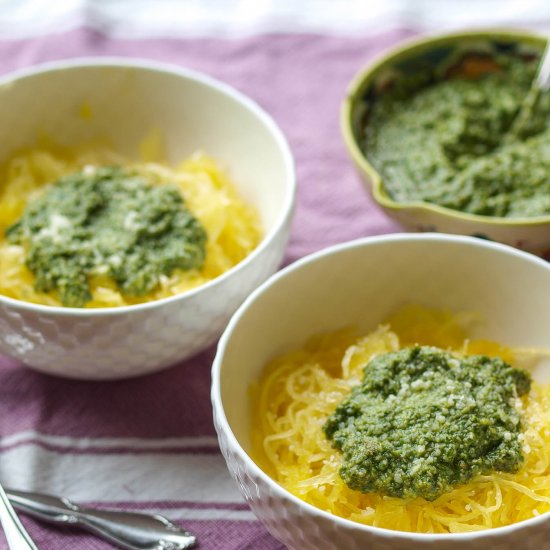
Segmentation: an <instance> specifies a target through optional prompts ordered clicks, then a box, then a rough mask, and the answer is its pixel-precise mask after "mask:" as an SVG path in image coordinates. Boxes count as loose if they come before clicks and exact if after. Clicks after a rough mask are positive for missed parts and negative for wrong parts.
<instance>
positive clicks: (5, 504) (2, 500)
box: [0, 485, 37, 550]
mask: <svg viewBox="0 0 550 550" xmlns="http://www.w3.org/2000/svg"><path fill="white" fill-rule="evenodd" d="M0 521H1V522H2V528H3V529H4V534H5V535H6V540H7V541H8V547H9V548H11V549H13V550H37V548H36V545H35V544H34V542H33V541H32V539H31V537H30V536H29V534H28V533H27V531H26V530H25V528H24V527H23V525H22V524H21V522H20V521H19V518H18V517H17V514H16V513H15V510H14V509H13V507H12V505H11V504H10V501H9V500H8V497H7V495H6V492H5V491H4V488H3V487H2V485H0Z"/></svg>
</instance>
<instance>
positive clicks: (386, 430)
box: [324, 347, 531, 500]
mask: <svg viewBox="0 0 550 550" xmlns="http://www.w3.org/2000/svg"><path fill="white" fill-rule="evenodd" d="M530 384H531V379H530V377H529V375H528V374H527V373H526V372H525V371H523V370H519V369H515V368H513V367H511V366H510V365H508V364H507V363H505V362H504V361H502V360H501V359H495V358H489V357H485V356H481V355H477V356H470V357H464V358H459V357H457V356H455V355H453V354H451V353H448V352H445V351H442V350H440V349H437V348H432V347H415V348H410V349H404V350H401V351H398V352H394V353H387V354H384V355H380V356H378V357H376V358H374V359H372V360H371V361H370V362H369V363H368V365H367V366H366V367H365V369H364V379H363V382H362V384H361V385H360V386H358V387H356V388H354V389H353V391H352V392H351V394H350V395H349V396H348V397H347V398H346V399H345V400H344V401H343V402H342V403H341V404H340V405H339V406H338V407H337V409H336V410H335V412H334V413H333V414H332V415H331V416H330V417H329V418H328V420H327V422H326V423H325V425H324V431H325V434H326V436H327V438H328V439H329V440H331V441H332V444H333V446H334V447H335V448H336V449H338V450H340V451H341V453H342V458H343V462H342V466H341V469H340V476H341V477H342V479H343V480H344V482H345V483H346V484H347V485H348V486H349V487H350V488H352V489H355V490H358V491H361V492H364V493H368V492H378V493H382V494H385V495H389V496H394V497H403V498H415V497H424V498H425V499H428V500H433V499H435V498H437V497H438V496H439V495H441V494H443V493H445V492H448V491H449V490H450V489H452V488H453V487H454V486H456V485H458V484H462V483H466V482H468V481H469V480H471V479H472V478H474V477H475V476H476V475H478V474H486V473H489V472H493V471H497V470H498V471H504V472H515V471H517V470H518V468H519V467H520V465H521V464H522V461H523V455H522V446H521V441H520V439H521V438H520V434H521V419H520V415H519V413H518V412H517V410H516V408H515V406H514V401H515V399H516V397H517V396H521V395H524V394H526V393H527V392H528V391H529V389H530Z"/></svg>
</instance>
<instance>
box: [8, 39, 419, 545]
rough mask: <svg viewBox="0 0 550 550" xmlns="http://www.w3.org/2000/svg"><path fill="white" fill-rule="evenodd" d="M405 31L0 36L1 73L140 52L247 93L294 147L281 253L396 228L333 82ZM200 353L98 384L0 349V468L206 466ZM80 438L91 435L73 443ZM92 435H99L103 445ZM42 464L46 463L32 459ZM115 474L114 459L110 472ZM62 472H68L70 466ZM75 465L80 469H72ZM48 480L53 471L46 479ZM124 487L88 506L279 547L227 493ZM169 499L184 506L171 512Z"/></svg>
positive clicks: (84, 539)
mask: <svg viewBox="0 0 550 550" xmlns="http://www.w3.org/2000/svg"><path fill="white" fill-rule="evenodd" d="M410 34H412V33H411V32H409V31H398V30H396V31H390V32H385V33H381V34H378V35H365V36H364V37H361V38H335V37H327V36H318V35H261V36H256V37H249V38H243V39H233V40H216V39H181V40H179V39H178V40H176V39H170V40H168V39H166V40H164V39H147V40H134V41H131V40H115V39H112V38H108V37H106V36H103V35H101V34H98V33H96V32H92V31H90V30H86V29H78V30H75V31H71V32H66V33H63V34H58V35H50V36H45V37H40V38H33V39H29V40H22V41H1V40H0V72H1V73H7V72H9V71H10V70H14V69H18V68H21V67H25V66H29V65H31V64H36V63H40V62H44V61H50V60H55V59H63V58H70V57H79V56H91V55H93V56H104V55H117V56H128V57H141V58H149V59H156V60H160V61H165V62H170V63H174V64H177V65H181V66H184V67H189V68H194V69H197V70H199V71H203V72H205V73H208V74H210V75H212V76H214V77H217V78H219V79H221V80H223V81H225V82H227V83H229V84H231V85H233V86H235V87H236V88H238V89H239V90H241V91H242V92H244V93H245V94H248V95H249V96H251V97H252V98H253V99H255V100H256V101H257V102H258V103H259V104H260V105H262V106H263V107H264V108H265V109H266V110H267V111H269V112H270V113H271V114H272V115H273V116H274V118H275V120H276V121H277V122H278V123H279V124H280V126H281V128H282V130H283V131H284V133H285V134H286V136H287V137H288V139H289V142H290V146H291V148H292V151H293V153H294V155H295V159H296V165H297V173H298V201H297V211H296V216H295V219H294V224H293V232H292V238H291V242H290V245H289V248H288V253H287V256H286V263H290V262H292V261H294V260H296V259H297V258H300V257H302V256H304V255H306V254H309V253H311V252H314V251H316V250H319V249H321V248H324V247H326V246H329V245H332V244H335V243H339V242H343V241H347V240H351V239H354V238H358V237H362V236H365V235H377V234H382V233H388V232H394V231H398V230H399V228H398V226H397V225H396V224H394V223H393V222H392V221H390V220H389V219H388V218H387V217H386V216H385V215H384V214H383V213H382V212H381V211H380V210H379V209H378V208H377V207H376V206H375V205H373V203H372V202H371V200H370V198H369V197H368V196H367V194H366V192H365V191H364V189H363V187H362V185H361V183H360V181H359V178H358V177H357V176H356V174H355V172H354V170H353V168H352V166H351V163H350V161H349V159H348V158H347V154H346V151H345V149H344V145H343V141H342V138H341V134H340V129H339V109H340V104H341V101H342V99H343V97H344V94H345V90H346V86H347V84H348V83H349V81H350V80H351V78H352V77H353V75H354V74H355V73H356V72H357V71H358V69H359V68H360V67H362V66H363V65H364V64H365V63H367V62H369V61H370V60H371V59H372V58H373V57H374V56H375V55H376V54H378V53H379V52H380V51H382V50H383V49H385V48H387V47H388V46H391V45H393V44H395V43H396V42H398V41H399V40H401V39H403V38H405V37H407V36H409V35H410ZM39 100H40V91H39V90H37V101H39ZM213 356H214V351H213V350H210V351H208V352H205V353H203V354H202V355H200V356H198V357H196V358H194V359H193V360H191V361H187V362H185V363H183V364H180V365H177V366H175V367H173V368H170V369H168V370H165V371H163V372H160V373H157V374H154V375H150V376H147V377H144V378H140V379H134V380H128V381H120V382H109V383H89V382H75V381H67V380H61V379H55V378H51V377H48V376H44V375H42V374H39V373H36V372H33V371H32V370H29V369H27V368H24V367H23V366H21V365H20V364H18V363H16V362H14V361H12V360H8V359H4V358H0V434H1V436H2V439H0V453H1V455H0V459H1V460H0V465H2V466H4V469H3V471H1V472H0V477H2V478H3V479H4V480H5V478H6V477H7V478H8V482H11V483H14V482H18V480H22V479H23V480H25V479H27V477H28V483H27V486H28V487H41V488H44V487H47V488H50V489H51V488H53V489H55V490H61V489H62V487H63V482H62V479H65V478H63V472H58V471H57V470H55V468H56V465H57V464H67V465H70V464H73V462H70V461H71V460H73V459H74V460H75V462H74V464H75V466H74V467H75V468H79V467H80V466H78V465H79V464H81V463H80V462H78V461H77V459H80V458H82V459H83V460H84V459H86V460H89V462H94V461H97V463H98V464H99V461H100V460H101V459H103V458H106V457H107V458H108V459H109V460H111V459H112V460H115V459H116V460H118V459H120V460H121V464H123V465H124V464H125V462H124V460H125V457H127V459H128V468H133V467H134V466H132V464H133V462H132V460H133V459H136V457H137V458H138V459H139V457H140V456H141V458H143V460H146V459H147V460H149V458H150V457H152V460H157V459H158V460H159V461H160V460H161V459H162V460H168V459H171V458H175V459H176V460H179V459H181V461H182V476H183V475H184V474H185V472H184V471H183V470H184V463H186V462H185V461H186V460H191V459H192V458H193V457H195V456H197V457H199V459H200V460H201V461H206V460H207V459H208V460H210V459H211V460H213V461H214V462H215V463H216V464H217V463H218V462H216V461H221V459H220V456H219V450H218V448H217V445H216V443H215V440H214V435H215V434H214V428H213V425H212V415H211V406H210V398H209V390H210V366H211V362H212V359H213ZM57 436H59V439H56V437H57ZM81 438H88V439H89V440H90V441H88V442H87V443H86V444H85V445H84V446H82V445H83V444H81V442H80V439H81ZM103 438H107V439H106V441H107V440H108V441H109V442H110V443H109V444H106V443H104V439H103ZM136 438H137V439H143V440H144V441H145V442H147V441H152V440H158V441H160V443H159V444H158V447H155V449H154V450H151V449H149V448H147V447H140V445H138V444H136V442H135V439H136ZM165 438H166V439H165ZM182 438H190V439H189V440H190V441H191V444H190V445H183V444H182V443H181V439H182ZM193 438H196V439H193ZM117 439H120V442H119V443H117V441H116V440H117ZM194 440H196V444H193V441H194ZM162 441H165V443H163V442H162ZM17 453H20V454H17ZM20 456H21V457H26V456H31V457H33V458H32V460H31V462H30V463H29V468H28V469H26V470H23V471H21V470H18V469H17V468H18V467H19V465H18V464H13V461H15V460H16V459H17V457H20ZM130 459H132V460H130ZM17 460H22V459H17ZM10 461H11V462H10ZM63 461H64V462H63ZM136 464H137V462H136ZM139 464H141V462H139ZM159 464H161V462H159ZM162 464H164V462H162ZM171 464H172V463H171ZM8 466H9V467H8ZM23 467H24V466H23V465H21V468H23ZM25 467H26V466H25ZM59 467H61V466H59ZM66 467H67V469H69V468H70V466H66ZM98 467H99V466H98ZM122 467H123V466H122ZM135 467H136V468H137V466H135ZM140 467H141V466H140ZM161 467H162V465H159V468H161ZM47 468H51V472H49V471H42V470H44V469H46V470H47ZM39 470H40V471H39ZM123 473H124V472H122V470H120V475H122V474H123ZM16 474H17V475H16ZM103 474H104V475H105V476H107V479H108V475H114V476H118V475H119V473H117V472H112V473H109V472H103ZM130 474H131V472H130ZM130 474H128V475H130ZM187 474H188V472H187ZM71 475H73V476H75V475H76V476H78V475H79V472H78V471H77V472H76V473H74V472H71ZM82 475H83V476H85V475H89V472H88V471H82ZM93 475H95V474H93ZM125 475H126V474H125ZM147 475H148V476H152V479H153V483H154V479H155V478H154V476H155V475H161V472H160V471H159V472H156V471H155V470H154V468H153V469H152V470H151V471H150V473H149V474H147ZM18 476H19V477H18ZM25 476H27V477H25ZM54 478H55V479H57V481H56V482H55V483H54V482H53V481H52V482H51V483H50V481H49V480H51V479H54ZM71 479H72V478H71V476H67V480H68V481H67V487H66V494H67V495H68V496H71V494H72V493H71V486H70V480H71ZM60 480H61V481H60ZM19 482H20V481H19ZM101 483H105V479H104V478H103V477H101V476H98V479H97V484H99V485H101ZM136 483H137V482H136ZM182 485H183V486H185V483H183V484H182ZM136 487H137V488H136ZM204 490H205V491H206V492H207V491H208V490H209V487H205V488H204ZM128 491H129V492H128V494H132V498H131V499H129V498H126V496H125V495H121V496H120V498H111V497H109V498H106V499H104V498H95V499H94V498H93V499H92V500H93V501H94V502H93V504H97V505H103V506H110V507H115V508H122V507H125V508H126V509H136V510H137V509H147V510H149V509H155V510H166V511H172V517H174V519H175V522H176V523H180V524H182V525H183V524H184V525H185V526H186V527H187V528H189V529H190V530H192V531H193V532H194V533H195V534H196V535H197V536H198V538H199V541H200V548H203V549H214V548H222V549H225V550H237V549H238V550H243V549H246V548H249V549H260V550H264V549H265V550H270V549H278V548H282V545H281V544H280V543H279V542H277V541H276V540H275V539H274V538H273V537H271V536H270V535H269V534H268V533H267V531H266V530H265V529H264V527H263V526H262V525H261V524H260V523H259V522H258V521H255V520H254V518H253V517H248V516H243V515H241V516H240V517H239V519H234V516H235V514H246V513H247V507H246V505H245V504H244V503H243V502H242V501H239V500H238V499H227V498H226V497H223V498H221V497H220V500H219V501H216V495H214V494H213V495H212V498H208V495H205V498H204V499H195V500H193V499H190V498H189V496H187V495H186V494H185V491H182V494H181V496H180V497H174V496H170V497H169V498H167V497H162V496H160V497H159V498H153V497H152V496H151V495H144V497H143V499H141V498H140V495H139V484H137V485H133V486H132V487H128ZM136 491H137V493H138V494H136ZM165 493H166V494H168V493H169V489H166V491H165ZM88 500H89V499H88ZM177 510H184V512H182V514H181V518H180V517H179V516H178V513H177ZM185 511H187V512H188V513H190V512H189V511H191V512H193V514H194V515H193V514H191V516H189V515H186V513H187V512H185ZM203 512H204V515H203V519H201V513H203ZM206 512H208V513H206ZM213 514H214V515H213ZM214 516H215V517H214ZM189 517H192V518H194V519H189ZM186 518H187V519H186ZM24 523H25V524H26V525H27V526H28V528H29V531H30V533H31V534H32V536H33V537H34V538H35V540H36V542H37V544H38V546H39V548H41V549H46V550H48V549H65V548H66V549H74V548H80V549H86V550H88V549H89V550H91V549H98V550H99V549H107V548H111V546H110V545H109V544H107V543H104V542H102V541H100V540H99V539H97V538H94V537H91V536H88V535H86V534H81V533H77V532H76V531H75V532H72V531H69V532H63V533H60V532H59V531H57V530H55V529H52V528H50V527H43V526H41V525H39V524H38V523H35V522H34V521H32V520H28V519H24ZM2 544H5V542H4V541H3V540H2V539H1V538H0V548H2V547H5V546H2Z"/></svg>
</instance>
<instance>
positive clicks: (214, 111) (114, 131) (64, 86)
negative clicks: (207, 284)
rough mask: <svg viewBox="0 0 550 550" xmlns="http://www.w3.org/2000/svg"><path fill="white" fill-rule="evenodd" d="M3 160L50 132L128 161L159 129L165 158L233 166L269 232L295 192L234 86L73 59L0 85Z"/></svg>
mask: <svg viewBox="0 0 550 550" xmlns="http://www.w3.org/2000/svg"><path fill="white" fill-rule="evenodd" d="M0 120H2V121H3V124H2V125H1V127H0V163H1V162H3V161H4V160H5V159H6V158H8V157H9V156H10V155H12V154H13V153H14V152H15V151H17V150H18V149H22V148H27V147H31V146H33V145H35V144H36V142H37V139H38V138H40V136H46V137H47V138H48V139H49V140H52V141H53V142H54V143H55V144H59V145H60V146H63V147H68V148H73V147H75V146H78V145H81V144H87V143H90V142H99V143H100V144H102V145H107V146H108V147H112V149H114V150H115V151H117V152H119V153H121V154H123V155H126V156H128V157H129V158H137V157H139V148H140V144H141V143H142V142H143V140H144V139H145V138H147V137H148V136H149V135H151V133H152V132H155V131H158V132H160V135H161V136H162V138H163V140H164V149H165V153H166V157H167V161H168V162H170V163H177V162H178V161H181V160H183V159H185V158H186V157H188V156H189V155H190V154H192V153H193V152H194V151H197V150H203V151H204V152H206V153H207V154H208V155H210V156H212V157H214V158H215V159H216V160H218V161H219V162H220V163H221V164H222V165H223V166H225V167H227V170H228V172H229V175H230V177H231V178H232V180H234V183H235V186H236V187H237V188H238V190H239V191H240V193H241V194H242V196H243V197H244V198H245V199H246V200H248V201H249V202H251V203H252V204H254V205H255V206H256V207H257V208H258V209H259V211H260V215H261V218H262V221H263V224H264V228H265V229H266V231H269V229H271V228H272V227H273V226H274V225H275V224H276V222H277V221H278V220H279V219H280V215H281V212H282V211H283V210H284V209H285V207H286V205H287V204H288V202H289V200H290V199H289V197H290V196H291V195H292V186H293V185H294V184H293V178H292V161H291V160H290V153H289V151H288V147H287V146H286V142H285V140H284V138H283V137H282V135H281V134H280V132H279V130H278V129H277V127H276V126H275V124H274V123H273V121H272V120H271V119H270V118H269V117H268V116H267V115H266V114H265V113H264V112H263V111H261V110H260V109H259V108H258V107H257V106H256V105H255V104H253V103H252V102H251V101H249V100H247V99H246V98H245V97H244V96H242V95H241V94H239V93H238V92H235V91H234V90H232V89H231V88H229V87H228V86H225V85H223V84H221V83H219V82H216V81H214V80H212V79H209V78H207V77H203V76H200V75H198V74H195V73H192V72H186V71H179V70H177V69H167V68H166V67H164V66H162V65H158V66H157V65H155V64H152V63H143V64H140V62H131V61H128V62H123V61H112V62H111V61H93V62H89V63H87V62H84V63H79V62H68V63H65V64H56V65H53V66H49V67H45V68H43V69H41V68H38V69H36V70H31V71H28V72H26V73H24V74H22V75H19V76H18V77H17V78H15V79H13V78H12V77H10V76H8V77H6V78H4V80H3V81H2V83H1V85H0Z"/></svg>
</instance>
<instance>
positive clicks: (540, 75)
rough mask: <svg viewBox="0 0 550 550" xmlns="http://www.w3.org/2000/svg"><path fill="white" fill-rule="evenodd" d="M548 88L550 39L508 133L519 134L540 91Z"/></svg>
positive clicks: (532, 110) (549, 82) (542, 91)
mask: <svg viewBox="0 0 550 550" xmlns="http://www.w3.org/2000/svg"><path fill="white" fill-rule="evenodd" d="M549 89H550V39H549V40H548V41H547V43H546V47H545V49H544V52H543V54H542V57H541V58H540V62H539V65H538V67H537V72H536V74H535V78H534V80H533V83H532V85H531V89H530V90H529V92H527V95H526V96H525V99H524V100H523V102H522V104H521V106H520V108H519V111H518V113H517V115H516V118H515V119H514V120H513V121H512V124H511V126H510V129H509V130H508V134H509V135H511V136H518V135H521V131H522V130H523V129H524V127H525V126H526V124H527V123H528V122H529V119H530V118H531V117H532V116H533V112H534V110H535V107H536V104H537V103H538V100H539V97H540V94H541V93H544V92H547V91H548V90H549Z"/></svg>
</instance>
